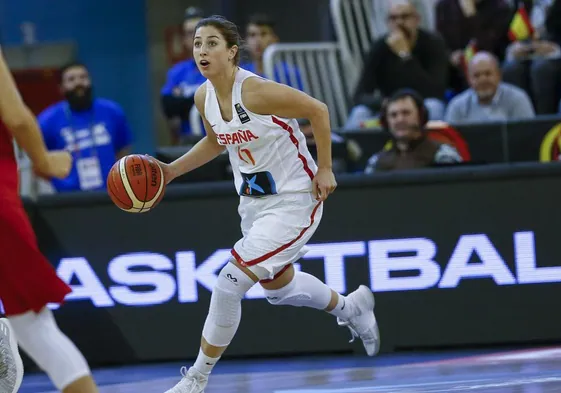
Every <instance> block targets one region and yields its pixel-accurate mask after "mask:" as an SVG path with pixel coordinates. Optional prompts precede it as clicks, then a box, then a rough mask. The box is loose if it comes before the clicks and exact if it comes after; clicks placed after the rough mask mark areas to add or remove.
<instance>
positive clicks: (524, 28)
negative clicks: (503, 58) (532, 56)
mask: <svg viewBox="0 0 561 393" xmlns="http://www.w3.org/2000/svg"><path fill="white" fill-rule="evenodd" d="M533 35H534V26H532V22H530V18H529V17H528V12H527V11H526V8H525V7H524V4H520V6H519V7H518V11H516V14H514V18H512V21H511V22H510V27H509V29H508V38H510V40H511V41H523V40H527V39H531V38H532V37H533Z"/></svg>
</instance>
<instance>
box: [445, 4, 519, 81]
mask: <svg viewBox="0 0 561 393" xmlns="http://www.w3.org/2000/svg"><path fill="white" fill-rule="evenodd" d="M511 15H512V10H511V8H510V6H509V4H507V3H506V1H505V0H440V1H439V2H438V4H437V5H436V30H437V31H438V32H439V33H440V34H441V35H442V37H443V38H444V41H445V42H446V46H447V48H448V50H449V51H450V55H449V56H450V57H449V61H450V65H451V73H450V81H449V85H450V87H451V88H453V89H454V90H456V91H462V90H464V89H465V88H466V87H467V81H466V79H465V76H464V65H465V64H464V52H465V51H466V48H468V46H469V45H470V43H471V44H472V45H473V46H474V47H475V49H476V50H482V51H486V52H491V53H493V54H495V56H497V57H498V58H500V59H502V58H503V54H504V49H505V47H506V44H507V41H506V33H507V29H508V25H509V23H510V18H511ZM447 82H448V81H447Z"/></svg>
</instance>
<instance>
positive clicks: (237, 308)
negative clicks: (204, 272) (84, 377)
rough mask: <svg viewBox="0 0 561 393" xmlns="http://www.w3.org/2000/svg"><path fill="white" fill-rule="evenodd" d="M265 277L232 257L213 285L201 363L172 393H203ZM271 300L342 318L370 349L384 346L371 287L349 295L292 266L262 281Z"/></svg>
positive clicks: (185, 371)
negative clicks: (246, 301)
mask: <svg viewBox="0 0 561 393" xmlns="http://www.w3.org/2000/svg"><path fill="white" fill-rule="evenodd" d="M259 281H260V278H259V277H258V276H257V275H256V274H255V273H254V272H253V271H250V270H249V269H247V268H246V267H244V266H241V265H240V264H239V263H238V262H237V261H234V260H232V261H231V263H228V264H227V265H226V266H225V267H224V268H223V269H222V271H221V272H220V274H219V277H218V280H217V283H216V285H215V287H214V289H213V292H212V297H211V302H210V308H209V314H208V316H207V319H206V321H205V326H204V328H203V335H202V338H201V348H200V350H199V355H198V357H197V360H196V361H195V364H194V365H193V366H192V367H191V368H189V369H187V368H186V367H183V368H182V369H181V373H182V374H183V379H182V380H181V381H180V382H179V383H178V384H177V385H175V386H174V387H173V388H172V389H170V390H168V391H167V392H166V393H202V392H204V389H205V387H206V385H207V383H208V377H209V375H210V373H211V371H212V369H213V368H214V366H215V365H216V363H217V362H218V361H219V360H220V357H221V356H222V354H223V353H224V351H225V350H226V348H227V347H228V345H229V344H230V342H231V340H232V339H233V338H234V335H235V334H236V331H237V329H238V326H239V323H240V320H241V301H242V299H243V298H244V296H245V294H246V292H247V291H249V289H251V287H252V286H253V285H255V283H257V282H259ZM261 285H262V286H263V288H264V290H265V294H266V296H267V300H268V301H269V303H271V304H274V305H291V306H296V307H302V306H305V307H311V308H316V309H318V310H324V311H326V312H328V313H330V314H333V315H334V316H336V317H337V319H338V321H339V324H340V325H342V326H347V327H349V328H350V329H351V332H353V338H354V337H360V338H361V339H362V341H363V343H364V347H365V348H366V351H367V353H368V354H369V355H370V356H372V355H374V354H376V353H377V352H378V349H379V334H378V326H377V324H376V318H375V317H374V296H373V294H372V292H371V291H370V290H369V289H368V288H367V287H365V286H361V287H360V288H359V289H357V290H356V291H355V292H353V293H351V294H350V295H349V296H347V297H345V296H342V295H339V294H338V293H337V292H335V291H333V290H332V289H330V288H329V287H328V286H327V285H325V284H324V283H323V282H321V281H320V280H319V279H317V278H316V277H314V276H312V275H310V274H307V273H303V272H296V271H295V270H294V267H293V266H292V265H290V266H289V268H288V269H287V270H285V271H284V272H283V273H282V274H281V275H279V276H278V277H277V278H275V279H274V280H272V281H267V282H261Z"/></svg>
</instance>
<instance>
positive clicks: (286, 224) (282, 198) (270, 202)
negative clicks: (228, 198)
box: [232, 193, 323, 280]
mask: <svg viewBox="0 0 561 393" xmlns="http://www.w3.org/2000/svg"><path fill="white" fill-rule="evenodd" d="M240 199H241V200H240V204H239V207H238V212H239V214H240V217H241V229H242V235H243V237H242V238H241V239H240V240H238V241H237V242H236V244H235V245H234V247H233V249H232V255H233V256H234V258H235V259H236V260H237V261H238V263H240V264H241V265H242V266H245V267H247V268H248V269H249V270H251V271H253V272H254V273H255V274H256V275H257V276H258V277H259V278H260V279H262V280H270V279H273V278H275V276H276V275H278V274H280V273H281V272H282V271H284V269H285V268H287V267H288V266H289V265H291V264H292V263H294V262H296V261H297V260H298V259H300V258H301V257H302V256H303V255H304V254H306V252H307V251H308V250H307V247H305V245H306V243H307V242H308V241H309V240H310V238H311V237H312V235H313V234H314V233H315V231H316V229H317V227H318V226H319V223H320V221H321V217H322V214H323V204H322V203H321V202H318V201H316V200H315V199H314V197H313V195H312V194H311V193H295V194H281V195H271V196H267V197H263V198H251V197H244V196H242V197H240ZM256 266H258V268H257V269H252V267H256ZM263 269H265V270H266V271H267V272H268V277H263Z"/></svg>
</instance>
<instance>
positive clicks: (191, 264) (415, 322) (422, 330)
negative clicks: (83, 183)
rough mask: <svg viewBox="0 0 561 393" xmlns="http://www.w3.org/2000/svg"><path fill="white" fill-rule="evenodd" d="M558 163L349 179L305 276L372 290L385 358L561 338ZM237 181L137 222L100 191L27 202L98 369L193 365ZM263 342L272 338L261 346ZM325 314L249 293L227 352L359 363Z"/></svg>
mask: <svg viewBox="0 0 561 393" xmlns="http://www.w3.org/2000/svg"><path fill="white" fill-rule="evenodd" d="M560 176H561V165H557V164H526V163H523V164H497V165H490V166H481V167H480V166H476V167H458V168H446V169H442V168H440V169H426V170H417V171H412V172H402V173H394V174H381V175H377V176H371V177H366V176H363V175H345V176H340V177H339V178H338V181H339V188H338V189H337V191H336V192H335V193H334V194H333V195H332V196H331V197H330V198H329V200H328V201H327V202H326V206H325V212H324V217H323V222H322V223H321V225H320V227H319V229H318V231H317V232H316V234H315V235H314V237H313V239H312V241H311V243H310V252H309V253H308V254H307V255H306V256H305V257H304V259H302V260H301V261H300V262H299V263H298V264H297V268H299V269H302V270H303V271H307V272H310V273H313V274H315V275H317V276H318V277H319V278H321V279H322V280H325V281H326V282H327V284H329V285H330V286H331V287H332V288H334V289H335V290H337V291H339V292H341V293H345V294H347V293H349V292H351V291H353V290H354V289H355V288H356V287H357V286H358V285H360V284H365V285H368V286H369V287H370V288H372V290H373V291H374V292H375V294H376V304H377V305H376V308H377V317H378V319H379V323H380V330H381V335H382V351H383V352H389V351H399V350H408V349H415V348H425V349H426V348H434V347H455V346H463V345H486V344H513V343H526V342H529V341H535V342H550V341H555V340H559V339H561V334H560V332H561V313H560V312H559V310H560V309H561V296H559V293H560V290H561V284H560V283H561V264H560V262H559V251H558V244H559V233H558V220H557V219H556V218H555V217H556V216H557V213H556V212H557V210H558V208H559V200H560V196H561V181H560ZM238 198H239V197H237V195H236V194H235V190H234V189H233V185H232V182H219V183H203V184H191V185H175V186H171V187H169V188H168V190H167V193H166V197H165V198H164V200H163V201H162V203H161V205H160V206H158V207H157V208H156V209H155V210H154V211H152V212H149V213H146V214H129V213H125V212H122V211H120V210H119V209H118V208H116V207H115V206H114V205H112V204H111V202H110V200H109V198H108V197H107V195H105V194H104V193H84V194H77V195H72V194H68V195H59V196H44V197H41V198H39V199H38V200H37V201H35V202H31V201H26V203H25V206H26V208H27V209H28V211H29V214H30V217H31V219H32V222H33V226H34V228H35V230H36V232H37V236H38V240H39V244H40V247H41V249H42V250H43V251H44V253H45V254H46V255H47V257H48V258H49V260H50V261H51V262H52V264H53V265H54V266H55V268H56V269H57V272H58V274H59V276H60V277H62V278H63V280H65V281H66V282H68V283H70V284H71V285H72V288H73V293H72V294H70V295H69V296H68V298H67V302H66V304H65V305H64V306H63V307H60V308H54V307H53V309H54V312H55V315H56V317H57V320H58V322H59V324H60V326H61V328H62V329H63V330H64V331H65V332H67V333H68V334H69V336H70V337H71V338H72V339H73V340H74V341H75V342H76V344H77V345H78V346H79V347H80V348H81V349H82V350H83V351H84V353H85V355H86V357H87V358H88V360H89V361H90V363H91V364H92V365H93V366H99V365H108V364H123V363H137V362H146V361H169V360H186V359H188V358H192V357H194V356H196V354H197V351H198V346H199V339H200V334H201V330H202V326H203V323H204V319H205V316H206V313H207V308H208V304H209V300H210V293H211V292H210V291H211V288H212V287H213V284H214V282H215V281H216V274H217V273H218V272H219V271H220V269H221V267H222V266H223V265H224V264H225V263H226V262H227V261H228V259H229V257H230V247H231V246H232V245H233V244H234V242H235V241H237V240H238V238H239V237H240V235H241V233H240V228H239V217H238V213H237V204H238ZM257 335H264V337H266V339H260V340H256V337H257ZM349 337H350V335H349V333H348V331H347V330H346V329H345V328H340V327H338V326H337V323H336V321H335V318H333V317H332V316H330V315H327V314H326V313H323V312H320V311H317V310H311V309H303V308H293V307H275V306H272V305H269V304H268V303H267V301H266V300H265V299H264V298H263V291H262V290H261V289H260V287H259V286H256V287H254V288H253V289H252V290H251V291H250V292H249V293H248V296H247V299H246V300H245V301H244V303H243V319H242V322H241V325H240V329H239V332H238V335H237V336H236V338H235V340H234V341H233V343H232V345H231V347H230V348H229V349H228V351H227V354H226V356H250V355H282V354H303V353H343V352H351V351H357V352H358V353H363V349H362V346H361V344H360V343H359V342H355V343H354V344H349V343H348V339H349Z"/></svg>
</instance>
